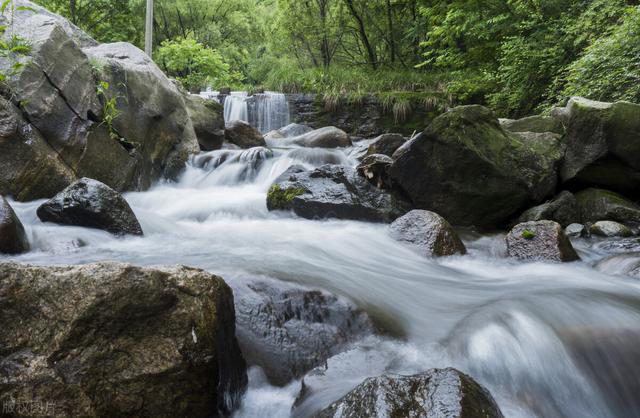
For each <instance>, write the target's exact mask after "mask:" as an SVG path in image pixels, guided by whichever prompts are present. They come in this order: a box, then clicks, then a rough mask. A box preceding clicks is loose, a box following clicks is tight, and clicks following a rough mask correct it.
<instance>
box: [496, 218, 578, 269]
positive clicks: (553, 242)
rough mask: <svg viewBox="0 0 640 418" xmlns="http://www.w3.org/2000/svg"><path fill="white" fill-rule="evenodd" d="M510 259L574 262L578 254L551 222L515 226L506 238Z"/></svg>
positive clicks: (559, 229) (526, 223)
mask: <svg viewBox="0 0 640 418" xmlns="http://www.w3.org/2000/svg"><path fill="white" fill-rule="evenodd" d="M506 242H507V253H508V255H509V256H510V257H514V258H518V259H520V260H526V261H555V262H565V261H575V260H579V257H578V254H577V253H576V251H575V250H574V249H573V246H572V245H571V241H569V238H567V236H566V235H565V233H564V231H563V230H562V227H561V226H560V224H558V223H557V222H553V221H536V222H525V223H521V224H518V225H516V226H515V227H513V229H512V230H511V231H510V232H509V234H508V235H507V237H506Z"/></svg>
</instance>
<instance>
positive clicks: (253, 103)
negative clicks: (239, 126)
mask: <svg viewBox="0 0 640 418" xmlns="http://www.w3.org/2000/svg"><path fill="white" fill-rule="evenodd" d="M224 120H225V121H226V122H230V121H232V120H242V121H244V122H247V123H248V124H250V125H251V126H253V127H254V128H256V129H258V130H259V131H260V132H262V133H263V134H264V133H267V132H270V131H273V130H276V129H280V128H282V127H283V126H287V125H288V124H289V120H290V115H289V102H288V101H287V98H286V96H285V95H284V94H282V93H275V92H265V93H260V94H254V95H252V96H249V95H248V94H247V93H246V92H232V93H231V94H230V95H228V96H226V97H225V100H224Z"/></svg>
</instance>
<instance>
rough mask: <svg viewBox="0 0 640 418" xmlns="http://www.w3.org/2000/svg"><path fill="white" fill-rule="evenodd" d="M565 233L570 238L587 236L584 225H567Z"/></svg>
mask: <svg viewBox="0 0 640 418" xmlns="http://www.w3.org/2000/svg"><path fill="white" fill-rule="evenodd" d="M564 233H565V234H566V235H567V236H568V237H574V238H577V237H584V236H585V235H587V229H586V228H585V226H584V225H582V224H578V223H573V224H570V225H567V227H566V228H565V229H564Z"/></svg>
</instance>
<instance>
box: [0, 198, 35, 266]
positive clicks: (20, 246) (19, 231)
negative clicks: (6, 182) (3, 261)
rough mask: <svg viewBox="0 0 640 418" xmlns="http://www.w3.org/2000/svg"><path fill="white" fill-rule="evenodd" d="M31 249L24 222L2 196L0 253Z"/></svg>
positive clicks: (21, 251)
mask: <svg viewBox="0 0 640 418" xmlns="http://www.w3.org/2000/svg"><path fill="white" fill-rule="evenodd" d="M26 251H29V240H27V235H26V233H25V231H24V226H22V222H20V219H18V216H17V215H16V213H15V212H14V211H13V208H12V207H11V206H10V205H9V202H7V200H6V199H5V198H4V197H3V196H0V254H20V253H24V252H26Z"/></svg>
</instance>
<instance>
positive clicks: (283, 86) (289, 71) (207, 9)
mask: <svg viewBox="0 0 640 418" xmlns="http://www.w3.org/2000/svg"><path fill="white" fill-rule="evenodd" d="M39 3H41V4H43V5H45V6H47V7H49V8H51V9H53V10H54V11H57V12H59V13H62V14H63V15H65V16H67V17H69V18H70V19H71V20H72V21H73V22H74V23H76V24H77V25H79V26H80V27H81V28H83V29H85V30H87V31H89V32H90V33H91V34H93V35H94V36H95V37H96V38H97V39H99V40H101V41H110V40H128V41H130V42H133V43H136V44H138V45H140V44H141V42H142V40H143V37H144V34H143V32H142V30H143V27H144V25H143V17H144V0H108V1H107V0H39ZM639 8H640V6H638V1H637V0H156V10H155V45H156V48H157V55H156V59H157V60H158V62H159V63H160V65H161V66H163V68H164V69H165V70H166V71H168V72H169V73H170V74H172V75H174V76H176V77H179V78H181V79H182V81H183V82H185V84H187V85H188V86H189V87H190V88H192V89H197V88H198V87H201V86H204V85H205V84H211V85H212V86H213V87H214V88H215V87H222V86H225V85H227V86H231V87H235V88H240V87H243V86H242V85H243V84H244V85H245V86H246V85H250V86H263V87H266V88H270V89H277V90H284V91H314V92H320V93H324V94H325V95H327V96H337V95H342V96H351V97H358V96H360V95H362V94H365V93H376V94H380V95H383V96H385V95H386V96H389V95H392V96H393V95H396V96H400V95H402V94H408V93H411V94H416V95H423V96H424V97H425V98H428V99H429V100H434V98H438V100H440V99H441V100H442V101H443V102H449V101H451V100H452V99H453V100H454V101H456V102H459V103H465V102H479V103H488V104H490V105H491V106H492V107H493V108H495V109H496V110H497V111H498V112H499V113H500V114H501V115H504V116H507V115H510V116H520V115H525V114H529V113H532V112H536V111H540V110H542V109H544V108H545V107H548V106H550V105H553V104H555V103H557V102H561V101H563V100H564V98H565V97H566V96H568V95H573V94H580V95H584V96H587V97H591V98H594V99H601V100H613V99H628V100H633V101H640V87H639V85H640V83H638V81H639V78H638V77H639V73H640V69H639V66H640V35H639V31H640V17H639V15H640V9H639ZM106 16H108V18H105V17H106ZM187 58H188V59H187ZM187 61H188V62H187ZM201 61H204V63H203V62H201ZM194 65H195V66H198V69H197V70H194Z"/></svg>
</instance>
